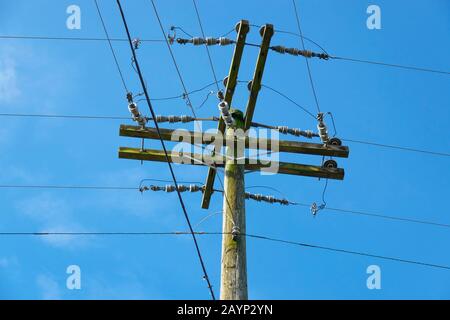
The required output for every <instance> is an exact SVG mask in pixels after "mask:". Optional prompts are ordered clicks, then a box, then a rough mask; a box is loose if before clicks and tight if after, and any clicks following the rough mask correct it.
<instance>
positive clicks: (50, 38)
mask: <svg viewBox="0 0 450 320" xmlns="http://www.w3.org/2000/svg"><path fill="white" fill-rule="evenodd" d="M0 39H16V40H57V41H90V42H97V41H113V42H125V43H127V42H128V39H124V38H123V39H121V38H110V39H108V38H98V37H50V36H20V35H0ZM139 40H140V41H141V42H165V41H166V40H162V39H139Z"/></svg>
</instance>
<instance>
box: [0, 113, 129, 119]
mask: <svg viewBox="0 0 450 320" xmlns="http://www.w3.org/2000/svg"><path fill="white" fill-rule="evenodd" d="M0 117H23V118H65V119H93V120H129V119H131V117H119V116H117V117H116V116H88V115H58V114H31V113H0Z"/></svg>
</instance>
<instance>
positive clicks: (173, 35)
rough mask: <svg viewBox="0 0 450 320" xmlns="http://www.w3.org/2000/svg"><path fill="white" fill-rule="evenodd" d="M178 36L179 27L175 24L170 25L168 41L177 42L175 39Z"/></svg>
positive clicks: (170, 42)
mask: <svg viewBox="0 0 450 320" xmlns="http://www.w3.org/2000/svg"><path fill="white" fill-rule="evenodd" d="M176 38H177V28H176V27H175V26H171V27H170V31H169V33H168V34H167V41H168V42H169V44H170V45H172V44H173V43H174V42H175V39H176Z"/></svg>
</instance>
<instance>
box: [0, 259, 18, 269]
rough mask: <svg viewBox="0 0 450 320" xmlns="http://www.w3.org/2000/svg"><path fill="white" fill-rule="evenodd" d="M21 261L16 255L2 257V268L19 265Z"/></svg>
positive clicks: (0, 260) (0, 262) (0, 265)
mask: <svg viewBox="0 0 450 320" xmlns="http://www.w3.org/2000/svg"><path fill="white" fill-rule="evenodd" d="M18 264H19V262H18V261H17V258H16V257H1V258H0V268H4V269H6V268H11V267H17V266H18Z"/></svg>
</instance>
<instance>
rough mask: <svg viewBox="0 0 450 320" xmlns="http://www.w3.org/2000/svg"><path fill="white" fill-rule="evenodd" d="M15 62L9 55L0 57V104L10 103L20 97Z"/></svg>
mask: <svg viewBox="0 0 450 320" xmlns="http://www.w3.org/2000/svg"><path fill="white" fill-rule="evenodd" d="M18 83H19V80H18V76H17V68H16V62H15V61H14V59H12V58H11V57H10V56H9V54H2V55H1V56H0V103H11V102H13V101H14V100H15V99H16V98H17V97H19V96H20V89H19V86H18Z"/></svg>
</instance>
